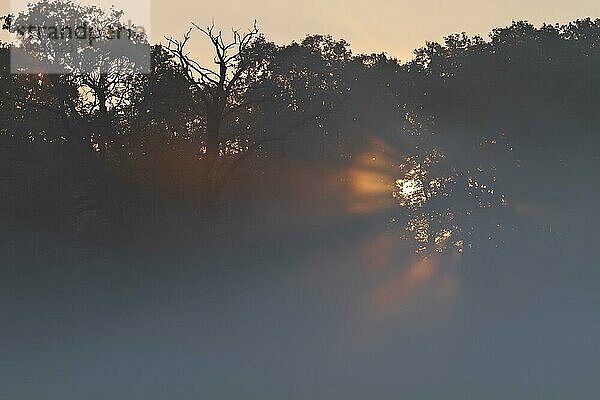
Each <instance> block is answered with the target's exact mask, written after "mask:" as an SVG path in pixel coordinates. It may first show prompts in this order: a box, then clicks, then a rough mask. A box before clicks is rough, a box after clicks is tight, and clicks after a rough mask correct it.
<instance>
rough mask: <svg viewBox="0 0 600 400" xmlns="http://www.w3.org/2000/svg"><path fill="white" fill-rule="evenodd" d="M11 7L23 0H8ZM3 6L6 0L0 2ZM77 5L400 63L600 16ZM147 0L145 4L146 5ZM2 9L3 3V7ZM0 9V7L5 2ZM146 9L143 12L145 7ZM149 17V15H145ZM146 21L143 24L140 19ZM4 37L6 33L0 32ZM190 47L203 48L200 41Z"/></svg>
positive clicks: (251, 5) (351, 6)
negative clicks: (327, 42) (327, 45)
mask: <svg viewBox="0 0 600 400" xmlns="http://www.w3.org/2000/svg"><path fill="white" fill-rule="evenodd" d="M12 1H13V5H14V4H18V3H19V2H23V3H26V2H27V1H28V0H12ZM0 2H2V3H6V4H8V0H0ZM77 2H78V3H83V4H97V3H101V4H103V5H106V4H111V3H112V4H116V6H117V8H124V9H126V10H127V11H128V12H129V13H130V15H133V18H132V19H133V20H134V22H137V21H140V20H141V21H143V22H142V25H145V26H146V27H148V26H149V28H150V29H149V30H150V33H151V37H152V41H153V42H159V41H163V42H164V39H163V36H164V35H167V36H176V37H180V36H181V35H183V33H184V32H185V31H186V30H187V28H188V27H189V26H190V23H191V22H192V21H194V22H196V23H198V24H199V25H203V26H204V25H207V24H210V22H211V20H212V19H213V18H214V20H215V23H216V25H217V26H218V27H220V28H222V29H223V31H229V30H230V29H231V28H232V27H235V28H242V29H244V28H248V27H250V26H251V25H252V22H253V20H254V19H255V18H256V19H257V20H258V24H259V27H260V29H261V31H262V32H263V33H264V34H265V36H266V37H267V38H268V39H269V40H272V41H275V42H277V43H280V44H283V43H289V42H291V41H292V40H301V39H302V38H303V37H304V36H306V35H307V34H313V33H329V34H331V35H333V36H334V37H337V38H344V39H346V40H347V41H348V42H350V44H351V45H352V49H353V51H354V52H355V53H358V52H381V51H385V52H387V53H388V54H390V55H392V56H395V57H399V58H400V59H401V60H403V61H406V60H407V59H410V58H411V57H412V51H413V49H415V48H417V47H420V46H422V45H423V44H424V43H425V41H426V40H438V41H439V40H441V39H442V37H443V36H445V35H447V34H450V33H454V32H461V31H466V32H467V33H469V34H481V35H487V33H488V32H489V31H490V30H491V29H492V28H494V27H499V26H506V25H508V24H510V23H511V21H512V20H521V19H526V20H529V21H531V22H533V23H535V24H540V23H542V22H551V23H555V22H567V21H571V20H574V19H577V18H583V17H587V16H590V17H592V18H597V17H600V1H599V0H569V1H559V0H545V1H543V0H533V1H525V0H487V1H481V0H453V1H440V0H428V1H427V0H425V1H414V0H412V1H407V0H396V1H394V0H371V1H357V0H329V1H325V0H305V1H302V2H299V1H284V0H253V1H221V0H211V1H202V0H201V1H195V2H192V1H190V0H99V1H92V0H78V1H77ZM148 2H150V4H151V7H148V6H147V5H146V4H148ZM5 7H6V6H5ZM5 7H3V8H5ZM148 9H150V13H148ZM149 15H151V17H149ZM148 19H150V21H151V22H150V24H148V22H147V20H148ZM0 38H1V39H4V38H5V36H2V37H0ZM191 45H192V46H191V48H192V50H193V52H195V53H198V55H199V54H200V53H204V51H203V49H204V48H203V47H202V46H201V45H200V42H199V41H194V42H192V43H191Z"/></svg>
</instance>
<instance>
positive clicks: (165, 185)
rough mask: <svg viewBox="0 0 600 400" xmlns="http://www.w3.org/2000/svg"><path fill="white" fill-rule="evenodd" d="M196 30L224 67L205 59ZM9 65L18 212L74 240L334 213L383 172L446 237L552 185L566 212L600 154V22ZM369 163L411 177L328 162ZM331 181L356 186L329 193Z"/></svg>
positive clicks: (215, 35) (9, 161) (5, 200)
mask: <svg viewBox="0 0 600 400" xmlns="http://www.w3.org/2000/svg"><path fill="white" fill-rule="evenodd" d="M44 4H45V3H39V4H38V5H36V7H44V6H45V5H44ZM46 6H47V5H46ZM48 12H50V11H48ZM17 18H18V17H17ZM190 37H192V38H195V39H196V40H208V41H209V43H211V44H212V47H213V50H214V56H215V64H212V65H202V64H201V63H199V62H198V61H197V60H195V59H194V58H191V56H189V54H188V47H189V45H188V40H189V38H190ZM0 59H1V60H0V65H1V66H0V68H1V69H2V72H1V75H0V86H1V87H0V113H1V120H2V125H1V127H0V154H1V156H0V191H1V193H2V195H1V197H0V201H1V203H2V204H1V205H0V210H1V211H2V217H1V218H2V219H3V220H4V221H10V223H12V224H27V225H29V226H33V227H37V228H36V229H46V230H50V231H53V232H60V233H61V234H65V235H77V236H86V237H91V238H97V237H104V236H114V235H117V234H122V233H123V232H128V231H135V230H136V229H150V228H152V227H154V228H155V229H164V227H165V221H171V222H172V223H173V224H175V225H177V224H180V223H182V221H185V222H186V223H190V224H192V225H194V224H197V225H198V226H206V225H213V224H216V225H218V224H220V223H222V222H219V221H221V220H223V221H225V220H227V216H229V217H231V218H235V216H238V217H239V216H242V215H246V214H254V213H258V214H259V215H261V214H268V212H266V211H264V210H274V209H277V208H278V207H279V208H282V209H287V212H289V213H293V210H298V209H299V208H298V207H300V208H302V207H306V204H303V203H306V202H307V201H308V200H310V202H313V203H323V204H324V207H325V208H328V207H329V208H331V209H335V208H336V207H337V203H339V202H346V203H347V202H352V201H353V199H349V198H348V197H350V196H356V195H357V194H356V191H354V192H352V190H350V189H351V188H350V189H348V188H347V187H346V186H348V187H350V186H351V187H353V188H355V189H356V188H358V190H359V191H360V189H361V187H363V188H364V187H366V189H364V191H365V193H364V194H365V196H366V197H367V203H368V201H370V200H372V199H369V198H368V197H369V195H370V194H373V195H375V194H377V193H376V192H377V191H376V190H375V191H374V192H373V193H370V192H369V187H370V186H369V182H372V181H375V182H378V181H379V180H385V179H386V177H389V178H390V179H389V182H383V184H384V185H385V184H389V185H390V190H389V198H390V199H393V197H392V195H393V196H394V197H395V200H394V201H396V202H397V203H399V204H400V206H404V208H403V209H402V208H401V209H400V211H399V212H398V216H397V217H398V218H408V223H407V225H406V229H407V231H408V232H410V234H411V235H412V236H413V239H416V241H417V242H422V243H424V244H425V245H426V244H427V243H431V244H432V245H436V243H438V242H442V241H443V240H444V232H445V230H444V228H443V225H444V224H448V223H450V224H451V225H452V227H453V230H455V231H456V229H458V228H457V226H458V223H456V222H449V221H450V220H452V221H455V220H456V219H457V216H456V213H452V210H456V209H465V207H466V208H467V209H469V210H470V208H469V207H471V208H472V211H473V213H475V211H476V210H480V209H491V208H494V206H496V205H498V206H504V205H506V204H510V203H511V200H512V199H516V200H519V201H522V202H523V203H524V204H530V203H532V202H533V203H536V202H539V201H542V199H541V198H540V197H541V196H542V194H543V196H544V197H546V198H547V197H548V196H549V195H548V194H549V193H552V196H551V197H552V198H553V199H555V200H556V202H555V203H553V205H552V206H560V205H561V204H563V202H566V201H569V199H570V198H571V197H570V196H571V195H572V193H574V192H577V193H581V192H584V191H585V190H586V189H584V188H583V186H584V185H587V184H588V183H585V184H584V183H583V182H582V180H577V179H572V178H573V177H570V176H564V175H565V173H562V172H561V171H563V169H562V167H563V166H564V163H565V162H571V163H575V162H577V163H578V165H580V166H581V169H578V170H577V171H580V172H581V173H583V172H582V171H584V170H585V169H584V168H586V166H589V165H591V164H593V163H597V162H598V157H597V150H596V148H597V145H598V139H597V136H596V131H597V127H598V126H599V125H598V124H599V122H600V113H598V110H599V106H600V90H599V89H600V75H599V74H598V71H600V20H591V19H583V20H577V21H574V22H572V23H569V24H566V25H543V26H541V27H535V26H533V25H531V24H529V23H527V22H515V23H513V24H512V25H511V26H508V27H505V28H499V29H494V30H493V31H492V32H491V34H490V36H489V38H488V39H484V38H481V37H469V36H467V35H466V34H456V35H450V36H448V37H447V38H445V40H444V42H443V43H435V42H428V43H427V45H426V46H425V47H423V48H421V49H418V50H416V51H415V57H414V59H413V60H411V61H409V62H406V63H401V62H400V61H398V60H396V59H394V58H391V57H389V56H387V55H385V54H370V55H366V54H358V55H355V54H353V53H352V52H351V49H350V45H349V44H348V43H346V42H345V41H343V40H337V39H334V38H332V37H330V36H321V35H315V36H308V37H306V38H305V39H304V40H302V41H301V42H293V43H291V44H288V45H276V44H274V43H272V42H269V41H268V38H265V37H264V36H263V35H262V34H260V32H259V31H258V30H257V29H256V28H252V29H250V30H249V31H240V32H234V34H233V35H225V34H221V33H220V32H218V31H216V30H215V29H214V28H210V27H208V28H200V27H195V26H194V27H193V29H192V30H190V31H189V32H188V34H187V35H185V36H183V37H180V38H171V39H168V40H167V41H166V43H165V44H163V45H158V44H157V45H153V46H152V73H151V74H147V75H142V74H132V75H119V74H114V75H111V74H104V73H102V74H101V73H98V74H85V75H82V74H64V75H58V74H45V73H43V71H42V72H40V74H35V75H33V74H29V75H23V74H21V75H15V74H11V73H10V47H9V46H8V45H4V46H3V48H2V49H1V52H0ZM363 157H367V158H368V160H372V161H373V165H372V166H370V167H368V168H370V170H369V171H378V169H377V168H378V164H377V163H376V161H377V160H380V159H385V160H386V162H387V161H389V164H390V169H391V165H395V166H396V167H397V169H395V170H393V169H391V170H390V171H386V172H382V173H381V175H380V177H379V178H373V177H372V175H370V172H369V171H366V172H364V174H363V178H360V177H359V178H358V179H359V181H360V180H361V179H362V180H367V181H369V182H366V183H365V182H358V183H356V182H355V183H354V184H352V182H350V183H348V180H349V179H350V178H348V176H349V175H348V174H342V173H340V174H336V173H334V172H331V173H329V172H328V171H349V170H356V169H357V168H358V169H359V170H360V169H361V168H363V167H364V165H362V164H361V163H362V162H363V161H362V160H363ZM368 160H367V161H368ZM359 172H360V171H359ZM329 175H331V178H330V177H329ZM350 175H351V174H350ZM332 182H336V184H337V185H339V187H341V188H342V189H340V190H339V193H337V194H336V196H331V197H328V196H329V195H330V194H331V193H330V192H331V190H332V185H333V183H332ZM502 184H504V186H502ZM394 185H395V189H394ZM346 189H348V190H346ZM450 192H452V193H454V196H449V194H450ZM358 194H359V195H360V193H358ZM459 194H460V196H459ZM561 196H562V197H564V199H563V198H562V197H561ZM449 197H450V198H452V199H453V200H452V201H453V203H452V204H450V205H449V203H448V201H449V200H448V198H449ZM434 198H436V199H437V200H436V199H434ZM430 199H431V200H432V201H428V200H430ZM434 200H436V201H434ZM438 200H439V201H438ZM582 201H585V199H582ZM589 201H590V202H592V200H591V199H589ZM328 202H329V203H332V204H329V205H328V206H327V204H326V203H328ZM333 203H336V204H333ZM425 203H427V204H425ZM376 208H377V207H375V206H373V207H370V205H369V204H363V205H362V209H361V206H360V205H359V207H358V211H370V210H371V209H376ZM260 210H263V211H260ZM402 213H404V214H402ZM432 213H433V214H434V215H435V216H434V217H425V216H426V215H429V216H431V215H432ZM400 214H402V215H400ZM462 214H465V215H469V216H471V217H472V218H483V217H481V216H473V214H472V213H471V212H466V213H462ZM462 214H461V215H462ZM316 215H320V214H318V213H316ZM259 218H261V217H259ZM423 218H429V220H428V221H426V222H424V220H423ZM174 221H177V222H174ZM478 221H479V222H477V224H478V225H480V223H481V221H480V220H478ZM490 221H492V220H490ZM223 223H224V222H223ZM490 223H491V224H492V225H493V224H494V223H493V221H492V222H490ZM423 224H425V225H423ZM435 224H437V226H434V225H435ZM471 224H473V223H471ZM467 225H468V223H467V224H466V225H463V229H464V230H465V232H463V234H467V233H468V232H467V231H468V230H469V228H464V226H467ZM423 230H425V231H427V230H430V231H434V234H431V232H430V234H429V235H427V234H424V232H423ZM448 235H449V234H448ZM440 238H441V239H440ZM454 244H455V246H457V247H460V249H462V246H463V245H464V244H465V242H464V241H463V240H459V239H457V240H456V241H455V242H454Z"/></svg>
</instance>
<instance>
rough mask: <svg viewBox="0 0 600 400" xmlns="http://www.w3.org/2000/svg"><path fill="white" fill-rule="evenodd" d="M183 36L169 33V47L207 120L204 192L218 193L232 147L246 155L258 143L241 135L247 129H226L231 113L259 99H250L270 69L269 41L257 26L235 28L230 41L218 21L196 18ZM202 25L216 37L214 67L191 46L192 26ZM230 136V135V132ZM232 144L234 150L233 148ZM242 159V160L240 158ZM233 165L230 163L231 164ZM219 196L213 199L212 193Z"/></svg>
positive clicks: (211, 38) (213, 39) (208, 34)
mask: <svg viewBox="0 0 600 400" xmlns="http://www.w3.org/2000/svg"><path fill="white" fill-rule="evenodd" d="M192 25H193V27H192V28H190V29H189V30H188V31H187V33H186V34H185V35H184V36H183V39H181V40H177V39H173V38H170V37H169V38H166V40H167V41H168V49H169V51H170V52H171V53H172V54H173V55H174V56H175V58H176V59H177V60H178V62H179V64H180V66H181V69H182V72H183V74H184V76H185V77H186V79H187V80H188V82H189V84H190V88H191V90H192V93H193V95H194V98H195V99H196V101H197V112H198V116H199V119H201V120H202V121H203V123H204V137H203V138H202V140H201V141H202V144H201V146H200V149H199V154H200V155H201V160H202V171H201V177H202V191H203V193H202V197H203V198H205V199H206V198H207V197H213V196H215V195H216V194H215V193H213V192H214V191H215V190H216V189H217V188H218V187H219V186H220V183H219V182H217V181H218V176H217V174H218V172H217V171H216V170H217V169H218V168H217V161H218V160H219V157H220V156H223V155H226V154H227V153H228V152H230V153H231V152H233V153H237V155H238V156H239V157H238V158H239V159H242V158H246V157H247V155H246V154H244V155H243V156H242V154H241V153H244V152H248V151H251V150H252V149H253V148H254V147H255V146H253V145H252V144H251V143H249V142H243V141H240V138H241V137H242V136H243V137H247V136H246V135H247V132H246V133H244V134H242V135H241V136H238V137H235V136H234V137H233V138H232V137H231V135H230V134H231V133H230V132H227V135H225V133H224V132H223V127H224V122H225V120H226V118H229V117H232V115H233V114H235V113H236V111H237V110H242V109H244V108H246V109H247V108H248V107H250V106H251V105H252V104H253V103H255V102H256V101H260V99H257V98H253V99H252V100H249V99H248V96H247V94H248V92H249V90H251V89H256V88H258V87H259V86H260V80H261V78H262V77H263V74H264V72H265V71H266V63H267V58H268V53H269V50H268V49H269V48H270V47H269V45H268V44H267V43H266V42H265V41H264V39H263V37H262V35H261V34H260V33H259V30H258V28H257V26H256V21H255V22H254V25H253V27H252V28H251V29H249V30H248V31H246V32H243V33H242V32H240V31H239V30H233V31H232V35H231V38H230V39H229V40H228V41H227V40H226V39H224V37H223V33H222V32H221V31H216V30H215V28H214V24H213V25H211V26H209V27H206V28H201V27H200V26H198V25H196V24H192ZM194 30H196V31H198V32H200V33H201V34H202V35H204V36H205V37H206V38H207V39H208V40H209V41H210V43H211V45H212V49H213V50H214V58H213V61H214V64H215V65H214V67H212V68H210V67H207V66H204V65H201V63H199V62H198V61H196V60H194V59H193V58H192V56H191V55H190V53H189V52H188V51H187V47H186V46H187V45H188V42H189V40H190V38H191V34H192V31H194ZM226 136H227V137H226ZM232 148H233V150H232ZM236 164H237V163H236ZM227 169H229V168H227ZM213 200H214V199H213Z"/></svg>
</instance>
